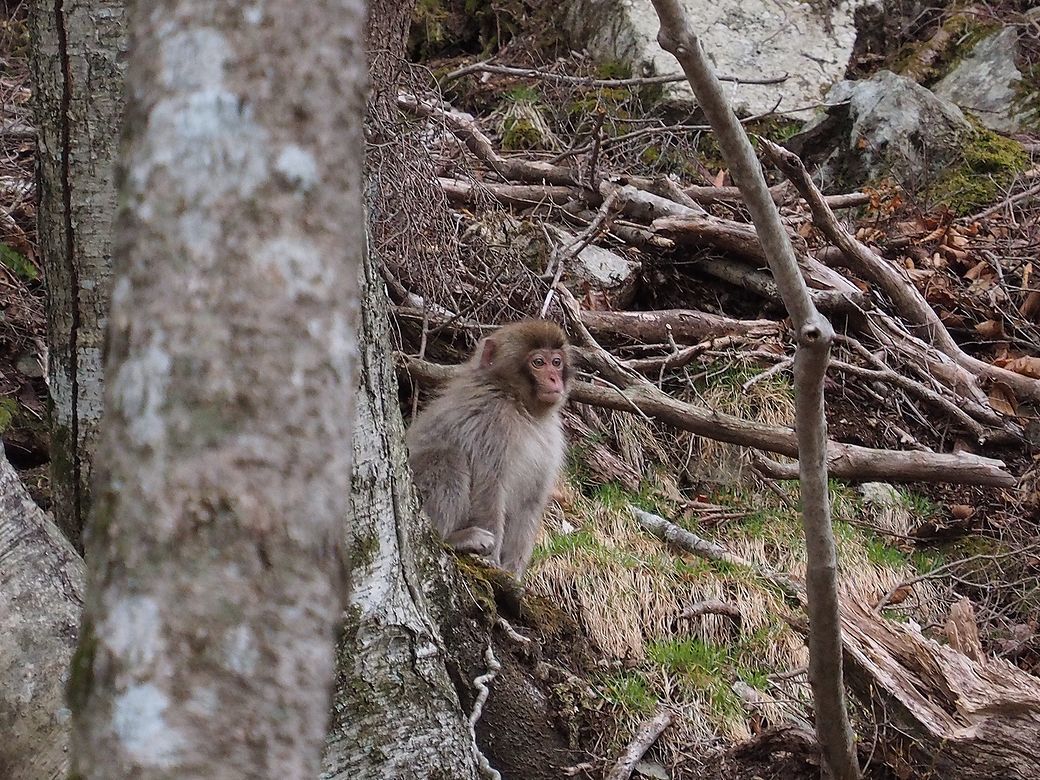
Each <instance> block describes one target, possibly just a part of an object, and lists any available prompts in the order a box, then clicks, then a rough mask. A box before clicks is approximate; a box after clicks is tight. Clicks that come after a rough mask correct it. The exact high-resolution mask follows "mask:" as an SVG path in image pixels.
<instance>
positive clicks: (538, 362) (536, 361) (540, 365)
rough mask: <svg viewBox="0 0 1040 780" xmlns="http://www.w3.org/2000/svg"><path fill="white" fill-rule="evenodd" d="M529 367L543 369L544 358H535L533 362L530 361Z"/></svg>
mask: <svg viewBox="0 0 1040 780" xmlns="http://www.w3.org/2000/svg"><path fill="white" fill-rule="evenodd" d="M531 365H532V366H534V367H535V368H544V367H545V358H540V357H536V358H535V359H534V360H532V361H531Z"/></svg>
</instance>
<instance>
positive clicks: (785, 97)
mask: <svg viewBox="0 0 1040 780" xmlns="http://www.w3.org/2000/svg"><path fill="white" fill-rule="evenodd" d="M680 3H681V5H682V6H683V7H684V9H685V11H686V15H687V18H688V19H689V20H690V22H691V23H692V24H693V26H694V29H695V30H697V32H698V35H699V37H700V39H701V44H702V45H703V46H704V49H705V51H706V52H708V54H709V55H710V56H711V57H712V59H713V60H714V61H715V65H716V69H717V72H718V73H719V74H720V75H728V76H736V77H738V78H739V77H743V78H748V79H762V78H768V77H773V76H777V77H779V76H785V75H786V76H787V78H786V80H784V81H783V82H781V83H777V84H728V85H727V88H728V92H729V94H730V97H731V100H732V101H733V108H734V110H736V111H737V113H738V114H743V115H749V114H759V113H763V112H767V111H770V110H772V109H773V108H774V107H776V108H777V110H780V111H789V110H790V109H795V108H803V107H807V106H809V107H811V106H813V105H815V104H817V103H819V102H820V99H821V96H822V95H823V93H824V91H825V90H826V89H827V88H828V87H830V86H831V85H832V84H833V83H834V82H835V81H837V80H838V79H840V78H842V77H843V76H844V75H845V69H846V67H847V66H848V64H849V57H850V55H851V54H852V46H853V43H854V42H855V39H856V28H855V21H854V18H853V16H854V14H855V11H856V9H857V8H858V7H860V6H863V5H867V4H872V3H873V0H835V1H831V2H806V0H680ZM564 17H565V20H566V21H565V24H566V26H567V28H568V33H569V34H570V35H571V36H572V37H573V38H574V39H575V41H576V42H577V43H578V44H579V45H583V46H585V47H586V48H587V49H588V51H589V53H590V54H591V55H592V56H593V57H594V58H596V59H597V60H598V61H600V62H604V63H605V62H623V63H626V64H628V65H630V66H631V68H632V74H633V75H634V76H650V75H661V74H668V73H680V72H681V70H680V68H679V64H678V63H677V62H676V61H675V58H674V57H672V55H671V54H668V53H667V52H665V51H664V50H663V49H661V47H660V46H659V45H658V43H657V31H658V29H659V27H660V25H659V22H658V19H657V14H656V13H655V12H654V8H653V5H652V4H651V2H650V0H572V2H571V3H570V6H569V8H568V9H567V10H566V12H565V14H564ZM666 97H667V98H668V99H670V100H672V101H675V102H678V103H680V104H689V105H691V106H692V105H693V104H694V103H695V101H694V98H693V92H692V91H691V90H690V87H689V85H688V84H686V83H685V82H681V83H677V84H672V85H668V87H666ZM777 100H779V101H780V103H779V105H777ZM793 116H794V117H795V118H802V119H806V118H809V117H810V116H811V111H809V110H806V111H802V112H798V113H796V114H793Z"/></svg>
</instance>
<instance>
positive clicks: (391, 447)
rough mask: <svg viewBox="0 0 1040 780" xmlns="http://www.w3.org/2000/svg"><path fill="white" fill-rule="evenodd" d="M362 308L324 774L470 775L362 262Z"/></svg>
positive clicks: (385, 354)
mask: <svg viewBox="0 0 1040 780" xmlns="http://www.w3.org/2000/svg"><path fill="white" fill-rule="evenodd" d="M361 310H362V317H361V321H362V325H361V328H360V332H359V336H360V339H359V340H360V343H361V365H360V373H361V378H360V387H359V388H358V390H357V394H356V399H357V415H356V417H355V423H354V424H355V428H354V476H353V479H352V481H351V501H350V503H351V508H350V522H349V524H348V527H349V528H350V533H351V539H350V547H349V552H350V555H351V560H352V562H353V570H352V575H353V576H352V586H353V587H352V594H351V603H350V607H349V609H348V610H347V619H346V626H345V627H344V630H343V633H342V635H341V639H340V644H339V650H338V664H339V665H338V680H337V684H336V692H335V705H334V708H333V722H332V726H331V729H330V731H329V738H328V742H327V745H326V751H325V760H324V766H323V769H324V772H323V774H322V777H323V778H330V779H331V778H335V779H336V780H366V779H367V778H371V779H372V780H376V779H377V778H378V779H381V778H387V777H393V778H397V779H398V780H404V778H409V779H411V778H431V779H432V778H440V777H452V778H460V779H461V778H473V777H475V776H476V774H475V773H476V770H475V764H474V758H473V749H472V743H471V739H472V737H471V735H470V733H469V727H468V724H467V722H466V720H465V718H464V717H463V715H462V710H461V708H460V706H459V700H458V696H457V695H456V692H455V689H454V687H453V686H452V682H451V680H450V679H449V677H448V674H447V671H446V668H445V653H444V644H443V641H442V639H441V637H440V635H439V631H438V628H437V623H436V621H435V619H434V617H432V616H431V606H432V607H434V609H435V611H436V612H437V613H438V614H445V613H449V612H451V610H452V609H453V605H451V604H450V603H449V602H450V600H451V599H452V594H451V591H450V589H447V588H443V587H441V588H440V589H439V590H435V589H436V587H437V584H443V582H444V578H445V572H444V571H443V570H442V569H441V568H440V567H439V565H438V562H439V561H441V560H443V558H442V557H441V556H440V555H435V554H433V552H434V547H433V540H432V538H431V533H430V531H429V528H428V525H427V524H426V523H425V522H423V521H422V520H421V518H420V517H419V515H418V512H417V511H416V503H415V498H414V494H413V491H412V483H411V478H410V472H409V470H408V460H407V457H406V452H405V448H404V426H403V425H402V421H401V412H400V409H399V408H398V405H397V378H396V376H395V373H394V370H393V366H392V365H391V363H390V359H389V354H390V350H389V344H390V337H389V329H388V320H387V304H386V293H385V290H384V287H383V285H382V283H381V282H380V276H379V274H378V272H376V270H375V268H374V261H373V260H372V259H369V260H367V261H366V269H365V274H364V278H363V284H362V306H361ZM431 584H432V585H431ZM424 588H425V589H426V590H425V592H424ZM428 596H429V597H431V598H432V599H437V600H439V604H437V603H434V604H432V605H431V604H430V603H429V602H428Z"/></svg>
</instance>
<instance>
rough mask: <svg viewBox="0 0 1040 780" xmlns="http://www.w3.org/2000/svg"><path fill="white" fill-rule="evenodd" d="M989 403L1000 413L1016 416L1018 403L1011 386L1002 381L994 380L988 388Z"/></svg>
mask: <svg viewBox="0 0 1040 780" xmlns="http://www.w3.org/2000/svg"><path fill="white" fill-rule="evenodd" d="M989 405H990V406H992V407H993V408H994V409H995V410H996V411H998V412H1000V413H1001V414H1007V415H1011V416H1012V417H1017V416H1018V403H1017V401H1016V400H1015V394H1014V393H1013V392H1011V388H1010V387H1009V386H1008V385H1007V384H1005V383H1004V382H994V383H993V385H992V387H990V389H989Z"/></svg>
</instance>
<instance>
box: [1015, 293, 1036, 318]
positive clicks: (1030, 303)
mask: <svg viewBox="0 0 1040 780" xmlns="http://www.w3.org/2000/svg"><path fill="white" fill-rule="evenodd" d="M1018 311H1019V313H1020V314H1021V315H1022V316H1023V317H1025V318H1026V319H1028V320H1032V321H1033V322H1040V290H1030V291H1029V295H1027V296H1026V299H1025V300H1024V301H1022V306H1021V307H1020V308H1019V310H1018Z"/></svg>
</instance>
